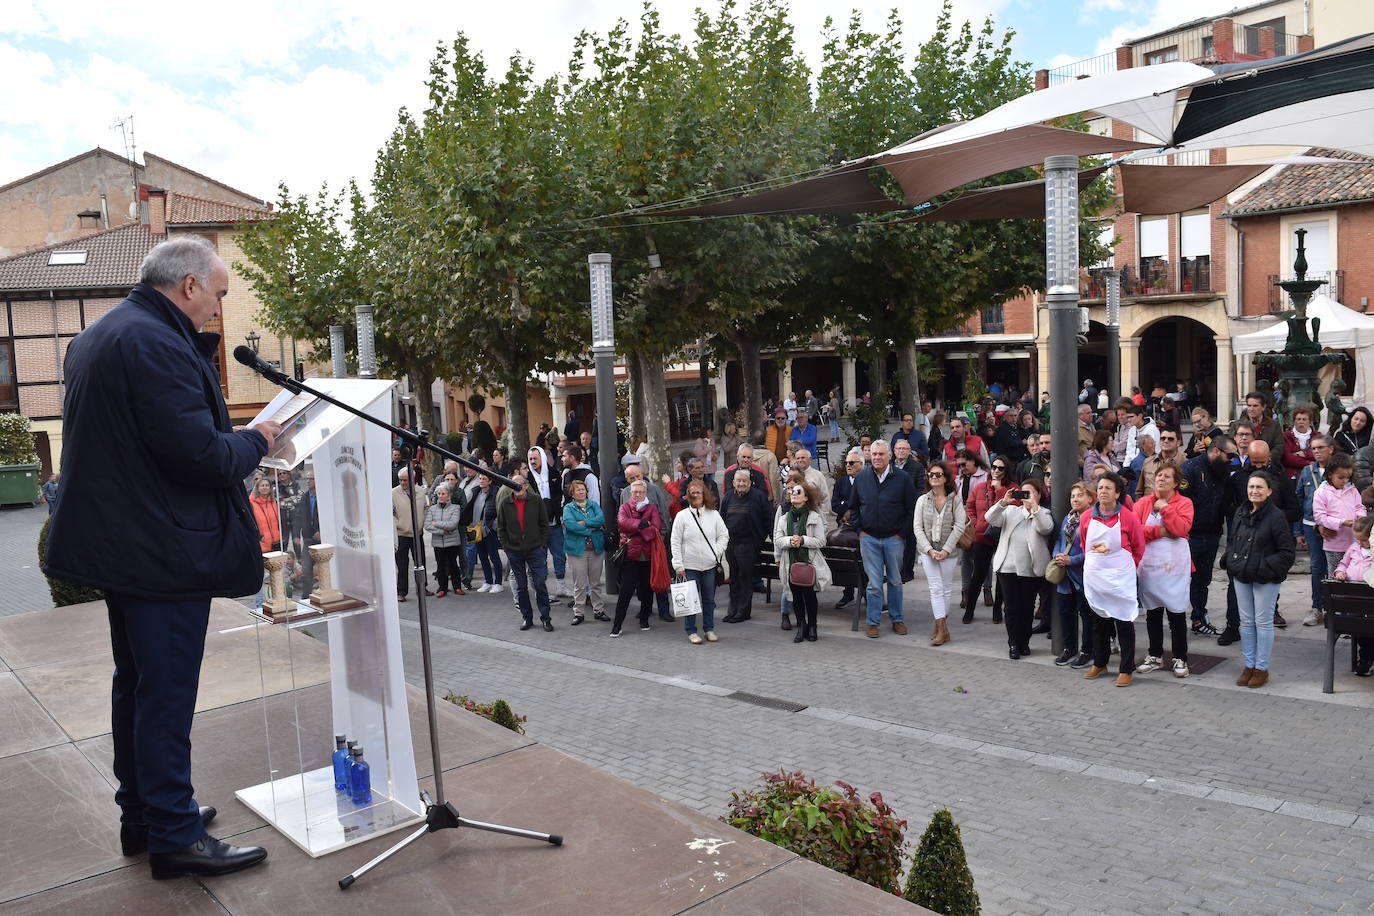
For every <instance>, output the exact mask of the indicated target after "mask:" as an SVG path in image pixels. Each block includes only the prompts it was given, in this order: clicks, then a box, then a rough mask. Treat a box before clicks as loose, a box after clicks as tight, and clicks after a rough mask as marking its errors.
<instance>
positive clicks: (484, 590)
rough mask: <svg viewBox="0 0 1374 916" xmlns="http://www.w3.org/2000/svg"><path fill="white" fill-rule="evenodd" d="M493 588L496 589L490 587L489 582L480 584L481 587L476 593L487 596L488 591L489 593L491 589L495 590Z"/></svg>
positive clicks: (492, 586)
mask: <svg viewBox="0 0 1374 916" xmlns="http://www.w3.org/2000/svg"><path fill="white" fill-rule="evenodd" d="M495 587H496V586H494V585H492V584H491V583H490V582H484V583H483V584H482V587H481V588H479V589H478V591H479V592H481V593H482V594H487V593H488V592H490V591H491V590H492V589H493V588H495Z"/></svg>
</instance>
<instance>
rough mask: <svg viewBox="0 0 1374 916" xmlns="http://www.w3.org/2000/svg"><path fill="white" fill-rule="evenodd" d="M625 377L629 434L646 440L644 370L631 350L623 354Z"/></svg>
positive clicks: (637, 355) (636, 354)
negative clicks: (628, 384)
mask: <svg viewBox="0 0 1374 916" xmlns="http://www.w3.org/2000/svg"><path fill="white" fill-rule="evenodd" d="M625 377H626V378H627V379H628V380H629V383H630V429H629V434H630V435H631V436H639V437H640V438H647V437H648V432H647V431H646V427H647V425H648V424H647V423H646V422H645V417H644V403H645V399H644V369H643V366H642V365H641V363H640V361H639V354H638V353H636V352H635V351H633V350H627V351H626V352H625ZM627 438H628V437H627Z"/></svg>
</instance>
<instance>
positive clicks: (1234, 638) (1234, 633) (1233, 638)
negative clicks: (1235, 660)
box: [1217, 627, 1240, 646]
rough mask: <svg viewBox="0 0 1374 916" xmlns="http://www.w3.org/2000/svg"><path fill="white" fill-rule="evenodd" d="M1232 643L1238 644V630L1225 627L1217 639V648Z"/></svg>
mask: <svg viewBox="0 0 1374 916" xmlns="http://www.w3.org/2000/svg"><path fill="white" fill-rule="evenodd" d="M1233 642H1240V630H1233V629H1231V628H1230V627H1227V628H1226V629H1224V630H1222V631H1221V636H1219V637H1218V638H1217V645H1219V646H1229V645H1231V643H1233Z"/></svg>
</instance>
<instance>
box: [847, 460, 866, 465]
mask: <svg viewBox="0 0 1374 916" xmlns="http://www.w3.org/2000/svg"><path fill="white" fill-rule="evenodd" d="M845 464H848V465H855V464H863V462H862V461H846V462H845Z"/></svg>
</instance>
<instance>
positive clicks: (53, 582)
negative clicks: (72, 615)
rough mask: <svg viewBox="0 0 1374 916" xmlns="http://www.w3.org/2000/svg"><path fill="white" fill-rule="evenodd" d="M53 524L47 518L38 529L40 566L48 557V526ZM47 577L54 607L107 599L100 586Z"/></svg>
mask: <svg viewBox="0 0 1374 916" xmlns="http://www.w3.org/2000/svg"><path fill="white" fill-rule="evenodd" d="M51 524H52V519H51V518H48V519H45V520H44V522H43V527H42V528H41V529H39V531H38V565H39V567H40V568H41V567H42V565H43V564H44V563H46V562H47V559H48V526H49V525H51ZM46 578H47V580H48V592H49V593H50V594H51V595H52V603H53V607H66V606H67V605H69V604H85V603H86V602H87V601H104V600H105V593H104V592H102V591H101V590H100V589H98V588H91V587H90V586H89V585H77V584H75V583H73V582H64V581H63V580H61V579H54V578H52V577H51V576H47V577H46Z"/></svg>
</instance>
